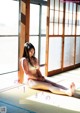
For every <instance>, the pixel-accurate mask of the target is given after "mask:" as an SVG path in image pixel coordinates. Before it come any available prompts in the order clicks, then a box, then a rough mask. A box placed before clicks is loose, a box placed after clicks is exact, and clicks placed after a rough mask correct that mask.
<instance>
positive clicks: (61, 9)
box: [60, 2, 63, 11]
mask: <svg viewBox="0 0 80 113" xmlns="http://www.w3.org/2000/svg"><path fill="white" fill-rule="evenodd" d="M60 11H63V3H62V2H60Z"/></svg>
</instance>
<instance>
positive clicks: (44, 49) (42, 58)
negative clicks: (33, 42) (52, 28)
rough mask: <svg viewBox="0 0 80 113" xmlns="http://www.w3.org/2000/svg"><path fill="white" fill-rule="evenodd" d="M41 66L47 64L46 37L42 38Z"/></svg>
mask: <svg viewBox="0 0 80 113" xmlns="http://www.w3.org/2000/svg"><path fill="white" fill-rule="evenodd" d="M40 50H41V51H40V64H45V51H46V37H41V46H40Z"/></svg>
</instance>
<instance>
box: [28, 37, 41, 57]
mask: <svg viewBox="0 0 80 113" xmlns="http://www.w3.org/2000/svg"><path fill="white" fill-rule="evenodd" d="M38 39H39V37H38V36H30V39H29V42H31V43H32V44H33V45H34V47H35V56H36V58H38V44H39V43H38Z"/></svg>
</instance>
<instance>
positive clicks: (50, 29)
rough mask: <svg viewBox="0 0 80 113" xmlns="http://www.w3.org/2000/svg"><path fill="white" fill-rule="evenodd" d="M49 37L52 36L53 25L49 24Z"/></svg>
mask: <svg viewBox="0 0 80 113" xmlns="http://www.w3.org/2000/svg"><path fill="white" fill-rule="evenodd" d="M49 35H53V23H50V27H49Z"/></svg>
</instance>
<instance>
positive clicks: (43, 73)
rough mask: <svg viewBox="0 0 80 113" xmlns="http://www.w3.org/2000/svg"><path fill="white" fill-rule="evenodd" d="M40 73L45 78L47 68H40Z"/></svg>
mask: <svg viewBox="0 0 80 113" xmlns="http://www.w3.org/2000/svg"><path fill="white" fill-rule="evenodd" d="M40 71H41V73H42V75H43V76H45V66H42V67H40Z"/></svg>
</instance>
